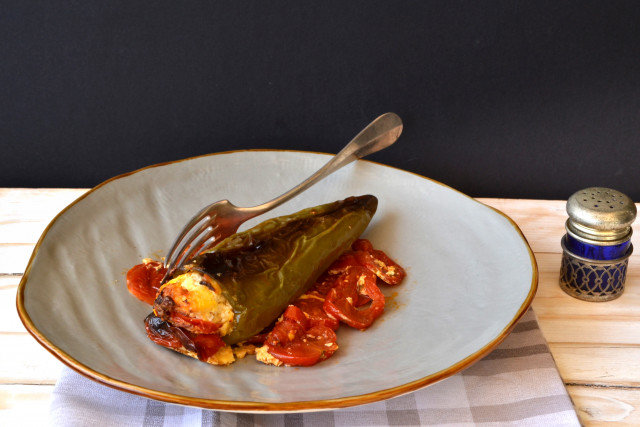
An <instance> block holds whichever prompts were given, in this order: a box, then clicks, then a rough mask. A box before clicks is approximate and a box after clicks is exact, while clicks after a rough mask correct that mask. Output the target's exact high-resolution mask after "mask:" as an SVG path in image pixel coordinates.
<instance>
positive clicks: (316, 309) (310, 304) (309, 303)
mask: <svg viewBox="0 0 640 427" xmlns="http://www.w3.org/2000/svg"><path fill="white" fill-rule="evenodd" d="M293 304H294V305H295V306H296V307H298V308H299V309H300V310H302V312H303V313H304V314H305V315H306V317H307V319H309V324H310V325H311V326H316V325H324V326H326V327H328V328H330V329H331V330H334V331H335V330H336V329H338V326H339V325H340V322H339V321H338V319H336V318H335V317H333V316H331V315H329V314H327V312H326V311H324V308H323V305H324V296H323V295H321V294H320V293H319V292H309V293H307V294H305V295H303V296H302V297H300V298H298V299H297V300H296V301H295V302H294V303H293Z"/></svg>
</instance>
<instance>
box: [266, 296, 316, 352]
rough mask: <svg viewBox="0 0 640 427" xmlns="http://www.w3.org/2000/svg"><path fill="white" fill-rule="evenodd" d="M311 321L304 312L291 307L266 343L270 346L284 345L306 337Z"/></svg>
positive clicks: (268, 336)
mask: <svg viewBox="0 0 640 427" xmlns="http://www.w3.org/2000/svg"><path fill="white" fill-rule="evenodd" d="M309 326H310V325H309V321H308V320H307V318H306V317H305V315H304V313H303V312H302V310H300V309H299V308H298V307H296V306H295V305H289V306H288V307H287V309H286V310H285V311H284V313H283V314H282V319H281V320H279V321H278V322H277V323H276V324H275V326H274V327H273V329H272V330H271V332H269V335H267V339H266V340H265V343H266V344H268V345H270V346H276V345H284V344H287V343H289V342H292V341H295V340H297V339H302V338H303V337H304V334H305V331H306V330H307V329H308V328H309Z"/></svg>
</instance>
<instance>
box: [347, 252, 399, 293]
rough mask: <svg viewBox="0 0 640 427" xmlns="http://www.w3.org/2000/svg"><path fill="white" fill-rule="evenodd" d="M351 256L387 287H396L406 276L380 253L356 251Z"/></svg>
mask: <svg viewBox="0 0 640 427" xmlns="http://www.w3.org/2000/svg"><path fill="white" fill-rule="evenodd" d="M353 255H354V257H355V258H356V259H357V260H358V263H359V264H360V265H363V266H365V267H366V268H368V269H369V270H371V271H372V272H373V273H374V274H375V275H376V276H378V277H379V278H380V279H381V280H382V281H383V282H385V283H386V284H387V285H398V284H400V282H402V279H404V277H405V276H406V275H407V273H406V272H405V271H404V268H402V267H400V266H399V265H398V264H397V263H396V262H395V261H394V260H392V259H391V258H389V257H388V256H387V254H385V253H384V252H382V251H379V250H376V249H374V250H372V251H371V252H364V251H356V252H353Z"/></svg>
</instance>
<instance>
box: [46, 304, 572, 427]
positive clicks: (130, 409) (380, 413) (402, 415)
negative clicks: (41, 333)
mask: <svg viewBox="0 0 640 427" xmlns="http://www.w3.org/2000/svg"><path fill="white" fill-rule="evenodd" d="M51 418H52V424H53V425H58V426H89V425H91V426H93V425H100V426H120V425H127V426H138V425H139V426H219V425H222V426H236V425H237V426H252V425H259V426H297V425H300V426H305V427H306V426H373V425H439V424H455V425H477V424H482V425H489V424H490V425H508V424H517V425H519V426H520V425H553V426H566V425H571V426H574V425H575V426H577V425H579V423H578V419H577V417H576V413H575V411H574V409H573V406H572V404H571V400H570V399H569V396H568V395H567V391H566V390H565V388H564V385H563V384H562V380H561V379H560V376H559V375H558V371H557V370H556V367H555V364H554V362H553V359H552V357H551V354H550V353H549V348H548V347H547V344H546V342H545V340H544V337H543V336H542V333H541V332H540V328H539V327H538V322H537V320H536V318H535V315H534V313H533V311H531V310H529V312H527V314H526V315H525V316H524V317H523V318H522V320H520V322H518V324H517V325H516V327H515V329H514V330H513V332H512V333H511V334H510V335H509V336H508V337H507V339H506V340H505V341H504V342H503V343H502V344H501V345H500V346H499V347H498V348H497V349H495V350H494V351H493V352H492V353H490V354H489V355H488V356H486V357H485V358H484V359H482V360H481V361H479V362H477V363H476V364H474V365H473V366H471V367H470V368H468V369H466V370H465V371H463V372H461V373H459V374H457V375H454V376H452V377H450V378H448V379H446V380H444V381H441V382H439V383H437V384H434V385H432V386H430V387H427V388H424V389H422V390H418V391H416V392H413V393H410V394H407V395H404V396H400V397H397V398H395V399H389V400H386V401H383V402H377V403H372V404H369V405H362V406H356V407H352V408H346V409H340V410H336V411H325V412H311V413H297V414H268V415H257V414H237V413H229V412H216V411H210V410H203V409H197V408H190V407H184V406H179V405H172V404H166V403H162V402H158V401H155V400H150V399H146V398H143V397H138V396H134V395H132V394H128V393H124V392H121V391H117V390H114V389H111V388H108V387H105V386H102V385H100V384H98V383H95V382H92V381H90V380H88V379H85V378H84V377H82V376H80V375H78V374H76V373H75V372H73V371H71V370H68V369H67V370H65V371H64V372H63V374H62V377H61V378H60V380H59V381H58V384H57V385H56V388H55V390H54V392H53V400H52V403H51Z"/></svg>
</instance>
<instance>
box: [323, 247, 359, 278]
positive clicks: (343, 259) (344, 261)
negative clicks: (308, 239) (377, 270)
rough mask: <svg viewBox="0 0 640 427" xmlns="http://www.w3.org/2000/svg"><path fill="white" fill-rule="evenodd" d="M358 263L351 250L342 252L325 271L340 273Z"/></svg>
mask: <svg viewBox="0 0 640 427" xmlns="http://www.w3.org/2000/svg"><path fill="white" fill-rule="evenodd" d="M360 265H361V264H360V262H359V261H358V259H356V257H355V256H354V253H353V252H345V253H344V254H342V255H340V258H338V259H337V260H335V261H334V262H333V264H331V265H330V266H329V268H328V269H327V272H328V273H329V274H342V273H346V272H347V271H349V270H350V269H351V268H353V267H357V266H360Z"/></svg>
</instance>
